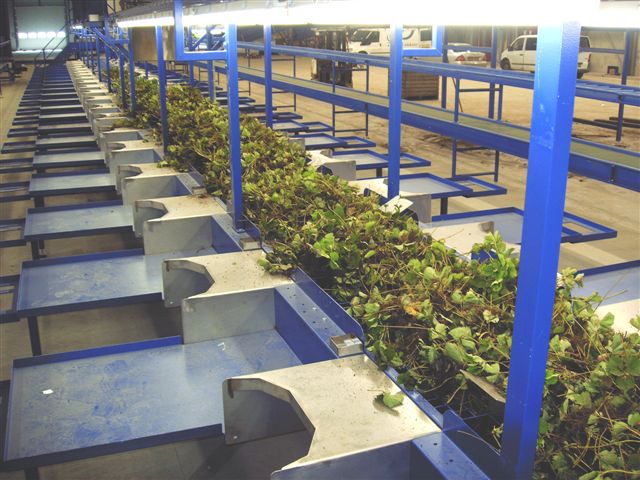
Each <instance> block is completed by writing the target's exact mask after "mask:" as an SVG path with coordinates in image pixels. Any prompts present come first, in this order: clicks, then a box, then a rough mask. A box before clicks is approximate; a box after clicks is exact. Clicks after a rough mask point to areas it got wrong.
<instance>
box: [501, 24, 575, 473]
mask: <svg viewBox="0 0 640 480" xmlns="http://www.w3.org/2000/svg"><path fill="white" fill-rule="evenodd" d="M579 43H580V25H579V24H578V23H565V24H563V25H553V26H541V27H540V28H539V29H538V54H537V59H536V69H535V80H534V91H533V108H532V114H531V140H530V144H529V163H528V167H527V170H528V171H527V185H526V194H525V203H524V205H525V210H524V221H523V227H522V250H521V253H520V271H519V273H518V291H517V295H516V311H515V321H514V328H513V346H512V348H511V365H510V369H509V380H508V387H507V402H506V406H505V413H504V434H503V436H502V445H503V447H502V456H503V458H504V460H505V463H506V465H507V466H508V467H509V469H510V470H511V472H512V475H511V478H513V479H517V480H520V479H529V478H531V476H532V474H533V466H534V461H535V456H536V447H537V440H538V430H539V424H540V410H541V407H542V396H543V393H544V384H545V376H546V370H547V354H548V350H549V336H550V333H551V318H552V314H553V306H554V300H555V293H556V281H557V279H556V277H557V272H558V259H559V256H560V239H561V235H562V220H563V210H564V204H565V196H566V188H567V175H568V173H569V149H570V145H571V127H572V124H573V105H574V99H575V93H576V63H577V61H578V47H579Z"/></svg>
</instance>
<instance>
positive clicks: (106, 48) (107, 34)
mask: <svg viewBox="0 0 640 480" xmlns="http://www.w3.org/2000/svg"><path fill="white" fill-rule="evenodd" d="M104 35H105V37H107V38H111V28H110V27H109V18H108V17H107V18H105V19H104ZM104 54H105V57H106V63H105V65H106V66H105V68H106V70H107V89H108V90H109V92H112V91H113V88H112V87H111V64H110V61H111V49H110V48H109V45H108V44H107V43H105V44H104Z"/></svg>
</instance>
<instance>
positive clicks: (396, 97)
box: [387, 25, 402, 199]
mask: <svg viewBox="0 0 640 480" xmlns="http://www.w3.org/2000/svg"><path fill="white" fill-rule="evenodd" d="M401 139H402V25H391V58H390V60H389V125H388V144H389V167H388V171H389V183H388V185H387V188H388V191H387V198H389V199H391V198H393V197H395V196H397V195H398V194H399V193H400V141H401Z"/></svg>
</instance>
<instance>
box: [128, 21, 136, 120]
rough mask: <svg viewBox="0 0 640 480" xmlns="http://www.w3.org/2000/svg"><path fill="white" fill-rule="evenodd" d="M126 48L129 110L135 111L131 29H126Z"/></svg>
mask: <svg viewBox="0 0 640 480" xmlns="http://www.w3.org/2000/svg"><path fill="white" fill-rule="evenodd" d="M127 38H128V42H127V50H128V53H129V107H130V108H129V110H130V111H131V112H135V111H136V107H137V101H136V61H135V59H134V55H133V30H132V29H129V30H128V31H127Z"/></svg>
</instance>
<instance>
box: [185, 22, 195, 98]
mask: <svg viewBox="0 0 640 480" xmlns="http://www.w3.org/2000/svg"><path fill="white" fill-rule="evenodd" d="M192 28H193V27H191V25H189V27H188V28H187V34H188V35H189V38H188V39H187V48H188V49H189V51H190V52H192V51H193V31H192ZM188 68H189V86H190V87H193V85H194V77H193V62H188Z"/></svg>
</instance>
